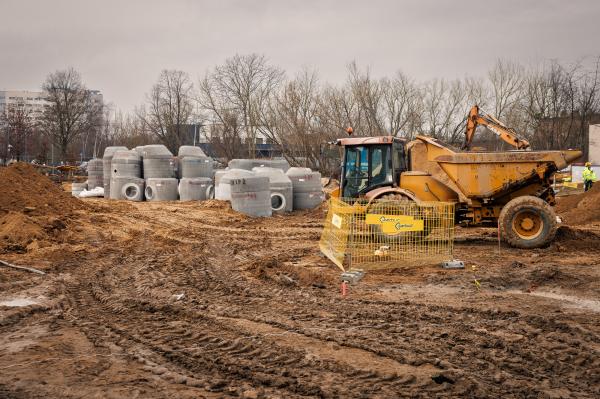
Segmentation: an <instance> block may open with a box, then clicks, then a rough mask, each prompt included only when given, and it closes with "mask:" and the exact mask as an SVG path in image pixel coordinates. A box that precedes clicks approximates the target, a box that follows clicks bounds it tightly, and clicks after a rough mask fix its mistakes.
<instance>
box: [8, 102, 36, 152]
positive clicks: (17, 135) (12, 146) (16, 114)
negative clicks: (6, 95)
mask: <svg viewBox="0 0 600 399" xmlns="http://www.w3.org/2000/svg"><path fill="white" fill-rule="evenodd" d="M0 127H2V130H3V133H4V137H6V143H5V146H6V149H5V150H6V158H8V157H12V158H14V159H16V160H17V161H21V160H22V159H23V155H24V154H25V152H26V145H27V141H28V140H29V138H30V137H31V136H32V134H33V133H34V129H35V128H34V121H33V118H32V115H31V111H30V110H28V109H27V108H25V107H24V106H23V105H19V104H10V105H8V106H7V107H6V109H5V110H4V112H0Z"/></svg>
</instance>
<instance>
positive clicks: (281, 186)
mask: <svg viewBox="0 0 600 399" xmlns="http://www.w3.org/2000/svg"><path fill="white" fill-rule="evenodd" d="M252 171H253V172H254V173H256V175H257V176H266V177H268V178H269V189H270V191H271V210H272V211H273V213H277V214H281V213H285V212H291V211H292V210H293V209H294V206H293V203H294V191H293V185H292V181H291V180H290V178H289V177H288V176H287V175H286V174H285V173H283V170H281V169H277V168H269V167H264V166H261V167H254V168H252Z"/></svg>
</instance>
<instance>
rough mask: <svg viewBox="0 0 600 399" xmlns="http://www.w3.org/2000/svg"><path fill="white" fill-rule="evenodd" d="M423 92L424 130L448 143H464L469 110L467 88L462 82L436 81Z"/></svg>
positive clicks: (429, 83)
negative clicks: (466, 118) (463, 137)
mask: <svg viewBox="0 0 600 399" xmlns="http://www.w3.org/2000/svg"><path fill="white" fill-rule="evenodd" d="M423 90H424V92H423V99H424V100H423V103H424V104H423V129H424V131H425V132H426V133H427V134H429V135H431V136H433V137H436V138H439V139H441V140H444V141H447V142H448V143H452V144H458V143H459V142H460V141H462V134H463V131H464V121H465V117H466V115H467V111H468V108H469V104H468V96H467V94H466V90H465V86H464V84H463V83H462V82H461V81H460V80H454V81H451V82H448V81H446V80H444V79H434V80H432V81H430V82H428V83H427V84H426V85H425V87H424V89H423Z"/></svg>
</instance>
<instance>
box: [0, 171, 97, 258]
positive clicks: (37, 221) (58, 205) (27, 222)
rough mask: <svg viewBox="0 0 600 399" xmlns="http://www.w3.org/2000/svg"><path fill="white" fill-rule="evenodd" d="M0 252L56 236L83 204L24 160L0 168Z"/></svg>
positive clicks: (30, 246) (22, 250) (18, 249)
mask: <svg viewBox="0 0 600 399" xmlns="http://www.w3.org/2000/svg"><path fill="white" fill-rule="evenodd" d="M0 189H1V190H2V192H3V193H2V195H1V196H0V252H24V251H26V250H27V249H28V248H34V247H38V246H39V243H40V242H42V243H43V242H48V241H54V240H56V239H57V238H58V237H59V235H60V232H61V231H62V230H64V229H65V228H66V226H67V224H68V223H69V222H70V221H71V220H72V218H73V212H74V211H76V210H79V209H83V208H84V207H85V206H86V205H85V204H84V203H83V202H81V201H79V200H78V199H76V198H74V197H72V196H71V195H70V194H69V193H67V192H65V191H63V190H62V188H61V187H60V186H58V185H57V184H55V183H53V182H52V181H51V180H50V179H48V178H47V177H45V176H42V175H41V174H40V173H38V172H37V170H36V169H35V168H34V167H33V166H31V165H28V164H25V163H16V164H13V165H11V166H8V167H6V168H0Z"/></svg>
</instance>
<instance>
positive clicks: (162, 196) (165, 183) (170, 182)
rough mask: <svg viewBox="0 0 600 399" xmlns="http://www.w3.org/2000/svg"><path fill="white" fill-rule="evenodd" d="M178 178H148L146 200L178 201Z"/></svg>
mask: <svg viewBox="0 0 600 399" xmlns="http://www.w3.org/2000/svg"><path fill="white" fill-rule="evenodd" d="M177 186H178V183H177V179H175V178H163V177H151V178H149V179H146V190H145V194H146V201H177V196H178V192H177V188H178V187H177Z"/></svg>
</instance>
